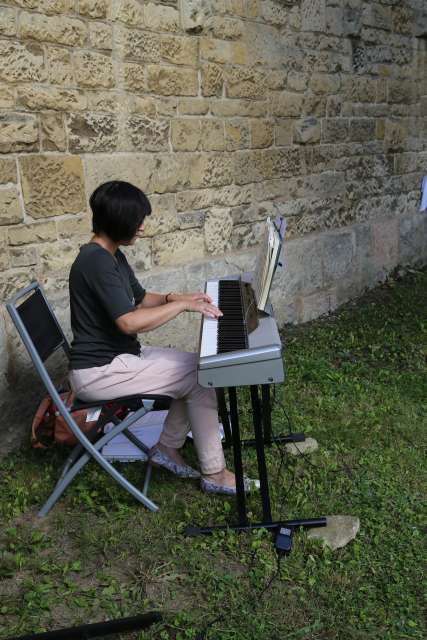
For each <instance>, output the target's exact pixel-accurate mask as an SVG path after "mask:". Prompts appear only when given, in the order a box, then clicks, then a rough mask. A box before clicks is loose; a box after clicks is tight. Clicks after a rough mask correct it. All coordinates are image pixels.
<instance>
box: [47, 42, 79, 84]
mask: <svg viewBox="0 0 427 640" xmlns="http://www.w3.org/2000/svg"><path fill="white" fill-rule="evenodd" d="M46 57H47V63H48V79H49V82H50V84H61V85H65V86H74V84H75V83H74V71H73V64H72V61H71V54H70V52H69V51H68V50H67V49H62V48H61V47H53V46H47V47H46Z"/></svg>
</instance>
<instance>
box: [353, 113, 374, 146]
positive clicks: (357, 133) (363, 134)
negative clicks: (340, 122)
mask: <svg viewBox="0 0 427 640" xmlns="http://www.w3.org/2000/svg"><path fill="white" fill-rule="evenodd" d="M375 133H376V121H375V120H374V119H371V118H354V119H353V120H350V131H349V136H350V140H354V141H355V142H356V141H357V142H363V141H364V140H373V139H374V138H375Z"/></svg>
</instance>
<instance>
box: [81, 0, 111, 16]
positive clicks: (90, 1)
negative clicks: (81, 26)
mask: <svg viewBox="0 0 427 640" xmlns="http://www.w3.org/2000/svg"><path fill="white" fill-rule="evenodd" d="M78 8H79V13H80V14H81V15H82V16H87V17H88V18H106V17H107V10H108V0H78Z"/></svg>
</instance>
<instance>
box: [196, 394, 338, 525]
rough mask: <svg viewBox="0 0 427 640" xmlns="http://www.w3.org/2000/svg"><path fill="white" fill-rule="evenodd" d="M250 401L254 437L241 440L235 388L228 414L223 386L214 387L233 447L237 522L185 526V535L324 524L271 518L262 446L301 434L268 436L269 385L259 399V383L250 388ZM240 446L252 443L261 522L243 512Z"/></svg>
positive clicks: (227, 438) (319, 520) (299, 439)
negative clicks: (250, 520) (257, 480)
mask: <svg viewBox="0 0 427 640" xmlns="http://www.w3.org/2000/svg"><path fill="white" fill-rule="evenodd" d="M250 392H251V403H252V413H253V426H254V432H255V439H253V440H252V439H251V440H243V441H242V440H241V438H240V427H239V414H238V406H237V392H236V387H230V388H229V389H228V399H229V405H230V416H229V415H228V410H227V405H226V402H225V393H224V389H217V396H218V408H219V413H220V416H221V420H222V424H223V426H224V435H225V446H226V447H227V446H230V445H231V446H232V447H233V456H234V472H235V474H236V506H237V523H235V524H226V525H222V524H221V525H212V526H209V527H195V526H188V527H187V528H186V530H185V533H186V535H188V536H197V535H201V534H206V533H212V532H213V531H226V530H234V531H250V530H251V529H261V528H262V529H272V530H278V529H279V528H280V527H288V528H290V529H296V528H299V527H304V528H312V527H324V526H326V518H324V517H320V518H304V519H295V520H273V519H272V515H271V504H270V493H269V488H268V472H267V466H266V462H265V451H264V447H265V445H271V444H272V443H273V442H302V441H303V440H304V434H290V435H288V436H278V437H272V435H271V405H270V387H269V385H261V398H262V401H261V400H260V397H259V386H258V385H253V386H251V387H250ZM242 446H255V448H256V453H257V461H258V476H259V481H260V497H261V505H262V521H261V522H254V523H250V522H249V521H248V517H247V512H246V495H245V491H244V484H243V482H244V481H243V464H242Z"/></svg>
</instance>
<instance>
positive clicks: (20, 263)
mask: <svg viewBox="0 0 427 640" xmlns="http://www.w3.org/2000/svg"><path fill="white" fill-rule="evenodd" d="M9 256H10V262H11V266H12V267H27V266H30V265H33V264H37V250H36V248H35V247H25V248H21V247H19V248H16V249H10V250H9Z"/></svg>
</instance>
